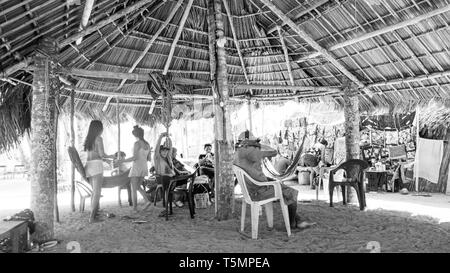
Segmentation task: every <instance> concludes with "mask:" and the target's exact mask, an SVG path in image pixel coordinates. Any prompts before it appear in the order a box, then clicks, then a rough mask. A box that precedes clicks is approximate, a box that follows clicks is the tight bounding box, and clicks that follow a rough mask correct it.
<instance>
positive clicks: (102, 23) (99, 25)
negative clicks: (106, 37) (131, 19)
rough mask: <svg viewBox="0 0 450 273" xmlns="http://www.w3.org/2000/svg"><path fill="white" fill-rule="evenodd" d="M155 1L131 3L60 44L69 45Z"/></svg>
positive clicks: (142, 0)
mask: <svg viewBox="0 0 450 273" xmlns="http://www.w3.org/2000/svg"><path fill="white" fill-rule="evenodd" d="M153 1H155V0H141V1H139V2H137V3H135V4H133V5H131V6H129V7H127V8H125V9H123V10H121V11H119V12H117V13H115V14H113V15H111V16H109V17H107V18H106V19H104V20H102V21H100V22H98V23H96V24H94V25H92V26H89V27H87V28H86V29H85V30H83V31H81V32H79V33H76V34H74V35H72V36H70V37H69V38H67V39H64V40H62V41H60V42H59V44H58V45H59V47H61V48H62V47H64V46H67V45H68V44H70V43H73V42H74V41H76V40H78V39H79V38H80V37H84V36H86V35H89V34H91V33H92V32H94V31H97V30H98V29H100V28H102V27H104V26H106V25H108V24H110V23H111V22H114V21H115V20H117V19H119V18H121V17H123V16H126V15H128V14H129V13H131V12H135V11H136V10H138V9H139V8H140V7H142V6H144V5H146V4H148V3H150V2H153Z"/></svg>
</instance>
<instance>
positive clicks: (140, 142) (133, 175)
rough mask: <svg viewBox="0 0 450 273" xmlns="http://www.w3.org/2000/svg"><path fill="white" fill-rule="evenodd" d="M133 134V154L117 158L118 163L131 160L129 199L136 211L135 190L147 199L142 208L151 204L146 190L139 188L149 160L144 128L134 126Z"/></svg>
mask: <svg viewBox="0 0 450 273" xmlns="http://www.w3.org/2000/svg"><path fill="white" fill-rule="evenodd" d="M132 134H133V136H134V137H135V138H136V142H135V143H134V148H133V156H132V157H130V158H127V159H123V160H117V161H116V162H117V163H118V164H121V163H125V162H133V165H132V167H131V170H130V174H129V175H128V177H130V179H131V199H132V201H133V210H134V211H137V192H138V191H139V193H140V194H141V195H142V197H143V198H144V199H145V200H146V201H147V205H146V206H145V208H144V209H146V208H148V207H149V205H150V204H151V202H150V199H149V198H148V197H147V194H146V192H145V191H144V190H143V189H142V188H141V186H140V185H141V184H142V181H143V180H144V177H146V176H147V175H148V165H147V161H150V160H151V149H150V144H148V142H147V141H146V140H145V139H144V129H142V128H141V127H139V126H137V125H136V126H134V129H133V131H132Z"/></svg>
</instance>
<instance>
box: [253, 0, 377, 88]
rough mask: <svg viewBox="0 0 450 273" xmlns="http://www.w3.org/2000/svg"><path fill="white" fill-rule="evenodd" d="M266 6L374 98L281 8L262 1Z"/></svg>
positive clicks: (267, 0)
mask: <svg viewBox="0 0 450 273" xmlns="http://www.w3.org/2000/svg"><path fill="white" fill-rule="evenodd" d="M260 1H261V2H262V3H264V5H266V6H267V7H268V8H269V9H270V10H271V11H272V12H273V13H275V14H276V15H277V16H278V17H279V18H280V19H281V20H282V21H283V22H284V23H285V24H287V25H288V26H289V27H290V28H291V29H292V30H293V31H295V32H296V33H297V34H298V35H299V36H300V37H301V38H302V39H303V40H305V41H306V42H307V43H308V44H309V45H311V46H312V47H313V48H314V49H315V50H317V51H318V52H320V53H321V54H322V55H323V56H324V57H325V58H326V59H327V60H328V61H329V62H331V63H332V64H333V65H334V66H335V67H336V68H337V69H339V70H340V71H341V72H342V74H344V75H345V76H347V77H348V78H349V79H350V80H351V81H352V82H354V83H356V84H357V85H358V87H359V88H361V89H362V90H363V91H364V92H365V93H366V94H367V95H369V96H372V95H373V93H372V91H370V90H369V89H368V88H366V87H365V85H364V84H363V83H362V82H361V81H360V80H358V78H356V77H355V75H353V74H352V73H350V72H349V71H348V69H347V68H345V67H344V66H343V65H342V64H340V63H339V62H338V61H337V60H336V59H335V58H334V57H333V56H332V55H331V53H330V52H328V50H326V49H325V48H323V47H322V46H321V45H319V44H318V43H317V42H316V41H314V39H312V38H311V36H309V35H308V34H307V33H306V32H304V31H303V30H302V29H300V27H298V26H297V24H295V23H294V22H293V21H292V20H291V19H290V18H289V17H287V16H286V15H285V14H284V13H283V12H282V11H281V10H280V9H279V8H277V7H276V6H275V5H274V4H273V3H272V2H270V1H269V0H260Z"/></svg>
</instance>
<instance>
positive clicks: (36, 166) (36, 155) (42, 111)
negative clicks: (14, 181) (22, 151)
mask: <svg viewBox="0 0 450 273" xmlns="http://www.w3.org/2000/svg"><path fill="white" fill-rule="evenodd" d="M39 49H40V50H39V51H37V52H36V55H35V57H34V63H35V65H36V70H35V71H34V77H33V103H32V108H31V142H32V145H31V147H32V150H31V155H32V160H31V210H32V211H33V213H34V217H35V223H36V229H35V232H34V233H33V237H34V239H35V240H36V241H40V242H42V241H46V240H50V239H53V238H54V224H53V221H54V205H55V203H54V198H55V192H54V191H55V180H56V177H55V171H54V168H55V164H56V162H55V156H54V154H53V153H54V148H55V141H56V137H55V126H54V124H55V116H56V107H55V106H56V105H55V94H56V89H57V87H55V84H56V83H58V82H59V79H58V77H57V76H56V74H55V73H54V70H55V66H56V65H55V63H54V62H52V61H51V59H50V57H48V56H54V55H56V53H57V50H56V47H55V44H54V41H53V40H51V39H48V38H44V39H43V40H42V41H41V43H40V44H39ZM43 52H45V54H44V53H43Z"/></svg>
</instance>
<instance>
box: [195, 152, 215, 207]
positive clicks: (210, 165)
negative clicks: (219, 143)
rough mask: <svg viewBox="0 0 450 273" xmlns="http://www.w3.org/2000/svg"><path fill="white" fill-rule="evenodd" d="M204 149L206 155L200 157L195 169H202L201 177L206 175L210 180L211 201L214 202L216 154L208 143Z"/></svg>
mask: <svg viewBox="0 0 450 273" xmlns="http://www.w3.org/2000/svg"><path fill="white" fill-rule="evenodd" d="M203 149H204V150H205V153H204V154H200V155H199V156H198V160H199V161H198V163H197V164H195V166H194V167H195V168H197V167H200V171H199V175H206V176H207V177H208V178H209V188H210V190H211V191H210V199H211V201H214V190H213V189H214V165H215V163H214V153H213V152H212V145H211V144H209V143H206V144H205V145H204V146H203Z"/></svg>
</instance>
